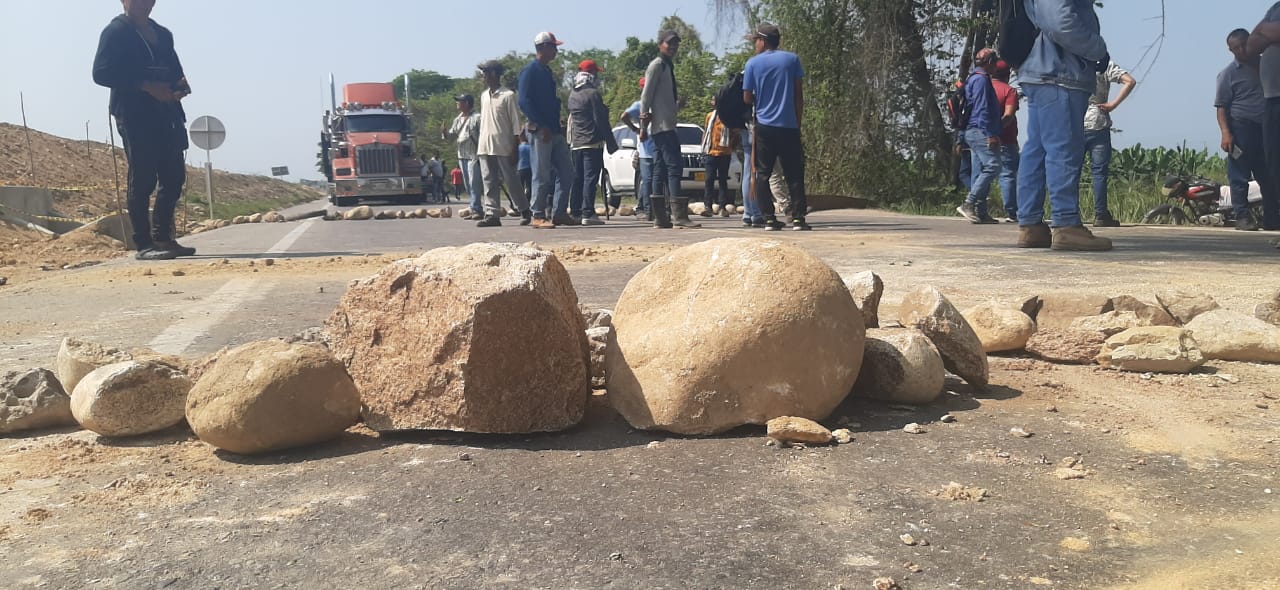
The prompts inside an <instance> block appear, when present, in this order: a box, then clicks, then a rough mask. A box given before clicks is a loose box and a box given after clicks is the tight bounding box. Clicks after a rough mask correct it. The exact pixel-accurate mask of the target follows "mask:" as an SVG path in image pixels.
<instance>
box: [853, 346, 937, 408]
mask: <svg viewBox="0 0 1280 590" xmlns="http://www.w3.org/2000/svg"><path fill="white" fill-rule="evenodd" d="M946 377H947V371H946V368H945V367H944V366H943V364H942V355H940V354H938V349H937V348H936V347H935V346H934V345H933V342H931V341H930V340H929V338H928V337H927V336H925V335H924V334H923V333H922V332H920V331H919V330H868V331H867V344H866V352H865V353H864V354H863V356H862V371H861V372H859V373H858V381H857V382H856V383H854V385H853V395H855V396H858V397H865V398H871V399H878V400H882V401H887V402H893V403H902V404H915V405H925V404H929V403H932V402H933V401H934V400H936V399H938V396H939V395H942V390H943V386H944V385H945V384H946Z"/></svg>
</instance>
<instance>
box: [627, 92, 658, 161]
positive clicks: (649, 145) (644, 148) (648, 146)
mask: <svg viewBox="0 0 1280 590" xmlns="http://www.w3.org/2000/svg"><path fill="white" fill-rule="evenodd" d="M627 114H628V115H631V120H632V121H635V123H636V125H639V124H640V101H638V100H637V101H636V102H635V103H633V104H632V105H631V108H629V109H627ZM637 151H639V152H640V157H641V158H652V157H653V153H654V152H656V151H658V148H657V147H655V146H654V144H653V136H652V135H650V136H649V139H646V140H644V141H643V142H641V143H640V149H639V150H637Z"/></svg>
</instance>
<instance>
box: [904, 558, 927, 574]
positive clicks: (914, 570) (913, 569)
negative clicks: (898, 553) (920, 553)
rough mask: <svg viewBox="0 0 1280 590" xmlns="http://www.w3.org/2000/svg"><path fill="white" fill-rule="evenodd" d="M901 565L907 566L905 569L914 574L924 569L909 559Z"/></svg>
mask: <svg viewBox="0 0 1280 590" xmlns="http://www.w3.org/2000/svg"><path fill="white" fill-rule="evenodd" d="M902 567H905V568H907V571H909V572H911V573H914V574H918V573H920V572H922V571H924V568H922V567H920V566H918V565H916V564H914V563H911V562H910V561H908V562H906V563H904V564H902Z"/></svg>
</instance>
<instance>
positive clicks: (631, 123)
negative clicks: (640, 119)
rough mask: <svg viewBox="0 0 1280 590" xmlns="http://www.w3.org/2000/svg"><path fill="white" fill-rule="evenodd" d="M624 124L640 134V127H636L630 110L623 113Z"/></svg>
mask: <svg viewBox="0 0 1280 590" xmlns="http://www.w3.org/2000/svg"><path fill="white" fill-rule="evenodd" d="M622 124H623V125H626V126H627V127H629V128H630V129H631V130H632V131H635V132H636V133H640V126H639V125H636V122H635V120H634V119H632V118H631V111H629V110H628V111H623V112H622Z"/></svg>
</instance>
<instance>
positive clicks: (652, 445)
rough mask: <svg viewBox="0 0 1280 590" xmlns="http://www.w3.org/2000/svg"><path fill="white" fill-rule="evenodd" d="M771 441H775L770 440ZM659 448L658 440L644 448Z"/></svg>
mask: <svg viewBox="0 0 1280 590" xmlns="http://www.w3.org/2000/svg"><path fill="white" fill-rule="evenodd" d="M769 440H773V439H769ZM775 442H776V441H775ZM659 446H661V443H659V442H658V441H656V440H655V441H651V442H650V443H649V444H647V445H645V446H644V448H646V449H656V448H658V447H659Z"/></svg>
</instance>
